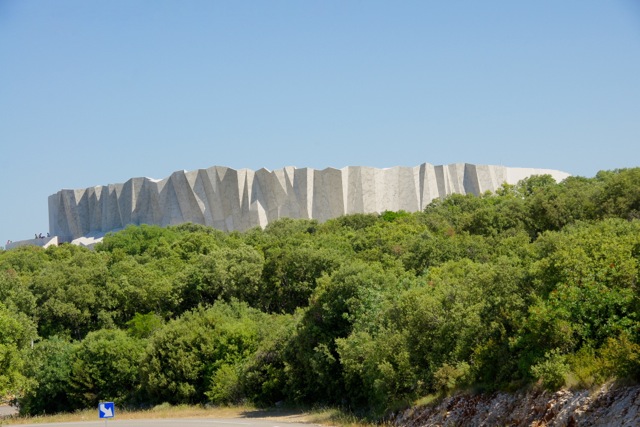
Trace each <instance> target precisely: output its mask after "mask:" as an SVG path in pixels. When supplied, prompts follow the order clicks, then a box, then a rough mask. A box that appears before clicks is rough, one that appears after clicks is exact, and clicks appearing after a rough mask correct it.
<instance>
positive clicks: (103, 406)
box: [98, 402, 116, 427]
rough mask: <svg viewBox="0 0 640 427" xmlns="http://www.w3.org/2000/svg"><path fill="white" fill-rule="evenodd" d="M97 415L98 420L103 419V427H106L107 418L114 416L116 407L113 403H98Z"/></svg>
mask: <svg viewBox="0 0 640 427" xmlns="http://www.w3.org/2000/svg"><path fill="white" fill-rule="evenodd" d="M98 415H99V416H100V418H101V419H102V418H104V425H105V427H106V425H107V421H108V420H109V418H113V417H115V416H116V406H115V405H114V404H113V402H100V404H99V405H98Z"/></svg>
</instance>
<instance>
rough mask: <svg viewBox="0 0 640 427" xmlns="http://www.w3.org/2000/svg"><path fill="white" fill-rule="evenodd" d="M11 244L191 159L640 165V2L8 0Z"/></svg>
mask: <svg viewBox="0 0 640 427" xmlns="http://www.w3.org/2000/svg"><path fill="white" fill-rule="evenodd" d="M0 150H1V151H0V158H1V159H2V165H1V167H0V200H1V203H2V221H0V245H4V242H6V240H7V239H11V240H21V239H26V238H30V237H31V236H33V234H34V233H36V232H46V231H47V230H48V211H47V209H48V207H47V198H48V196H49V195H51V194H54V193H56V192H57V191H58V190H60V189H63V188H85V187H91V186H95V185H105V184H109V183H118V182H124V181H126V180H127V179H129V178H131V177H137V176H149V177H153V178H165V177H167V176H169V175H170V174H171V172H173V171H175V170H181V169H186V170H193V169H199V168H207V167H210V166H213V165H223V166H230V167H233V168H250V169H259V168H261V167H266V168H268V169H278V168H281V167H284V166H288V165H292V166H297V167H313V168H318V169H322V168H325V167H329V166H330V167H337V168H341V167H344V166H348V165H362V166H374V167H391V166H396V165H404V166H414V165H418V164H421V163H424V162H429V163H432V164H448V163H457V162H468V163H478V164H502V165H506V166H516V167H539V168H549V169H559V170H563V171H566V172H569V173H571V174H574V175H582V176H589V177H590V176H594V175H595V173H596V172H597V171H598V170H603V169H615V168H622V167H633V166H640V161H639V160H640V2H638V1H635V0H609V1H601V0H597V1H592V0H563V1H551V0H536V1H527V2H522V1H518V2H514V1H509V0H503V1H494V0H485V1H482V2H479V1H470V0H469V1H463V0H460V1H428V0H419V1H409V0H407V1H375V0H366V1H355V0H352V1H348V0H340V1H331V0H324V1H310V0H309V1H307V0H304V1H303V0H296V1H294V0H288V1H278V0H273V1H266V0H264V1H257V0H255V1H240V0H233V1H215V0H202V1H195V0H191V1H161V0H149V1H135V0H133V1H132V0H120V1H119V0H108V1H107V0H104V1H103V0H92V1H84V0H73V1H72V0H56V1H44V0H39V1H35V0H0Z"/></svg>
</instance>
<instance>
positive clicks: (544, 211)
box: [0, 169, 640, 414]
mask: <svg viewBox="0 0 640 427" xmlns="http://www.w3.org/2000/svg"><path fill="white" fill-rule="evenodd" d="M639 274H640V169H625V170H617V171H603V172H600V173H598V174H597V176H596V177H594V178H581V177H570V178H567V179H566V180H565V181H563V182H561V183H556V182H554V181H553V179H551V177H549V176H539V177H531V178H528V179H525V180H523V181H522V182H520V183H519V184H518V185H515V186H510V185H504V186H503V187H502V188H500V189H499V190H498V191H497V192H496V193H492V194H490V193H487V194H483V195H481V196H473V195H452V196H449V197H447V198H445V199H442V200H435V201H433V203H431V204H430V205H429V206H428V207H427V208H426V209H425V210H424V211H422V212H415V213H408V212H402V211H400V212H383V213H381V214H379V215H378V214H354V215H346V216H343V217H340V218H335V219H332V220H329V221H327V222H325V223H322V224H321V223H318V222H317V221H314V220H293V219H282V220H279V221H277V222H274V223H272V224H269V225H268V226H267V227H266V228H265V229H260V228H256V229H252V230H248V231H246V232H244V233H238V232H234V233H223V232H220V231H217V230H214V229H211V228H208V227H204V226H199V225H194V224H184V225H180V226H172V227H166V228H161V227H156V226H148V225H141V226H130V227H127V228H126V229H125V230H122V231H120V232H118V233H114V234H110V235H108V236H106V237H105V239H104V241H103V242H102V243H101V244H99V245H97V246H96V248H95V249H94V250H89V249H86V248H81V247H76V246H72V245H68V244H64V245H61V246H59V247H51V248H48V249H41V248H36V247H22V248H17V249H15V250H11V251H0V392H1V393H2V395H4V396H16V397H17V398H18V400H19V402H20V408H21V411H23V412H24V413H32V414H36V413H43V412H55V411H61V410H71V409H75V408H82V407H87V406H93V405H95V403H96V402H97V401H99V400H106V399H113V400H115V401H116V402H118V404H119V405H131V406H135V405H146V404H151V403H161V402H171V403H204V402H213V403H216V404H228V403H236V402H241V401H250V402H253V403H255V404H258V405H270V404H274V403H275V402H279V401H288V402H292V403H306V404H317V403H322V404H336V405H345V406H349V407H351V408H358V409H362V410H368V411H371V413H375V414H383V413H385V412H386V411H390V410H395V409H396V408H398V407H400V406H403V405H407V404H410V402H411V401H413V400H414V399H416V398H418V397H420V396H423V395H425V394H429V393H435V392H445V393H446V392H450V391H451V390H454V389H457V388H467V387H473V388H475V389H481V390H496V389H513V388H518V387H522V386H526V385H530V384H538V385H539V386H542V387H547V388H550V389H555V388H558V387H562V386H564V385H573V386H584V387H590V386H592V385H593V384H596V383H599V382H602V381H606V380H609V379H624V380H625V381H638V380H640V319H639V316H640V300H639V296H640V292H639V289H638V278H639Z"/></svg>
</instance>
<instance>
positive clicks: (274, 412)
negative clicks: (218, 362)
mask: <svg viewBox="0 0 640 427" xmlns="http://www.w3.org/2000/svg"><path fill="white" fill-rule="evenodd" d="M160 418H267V419H272V420H277V421H281V422H286V421H289V422H298V423H312V424H321V425H331V426H340V427H369V426H370V424H367V423H365V422H363V421H362V420H359V419H358V418H356V417H353V416H351V415H348V414H345V413H343V412H341V411H340V410H337V409H331V408H328V409H324V408H323V409H317V410H312V411H303V410H300V409H289V408H274V409H268V410H264V409H257V408H255V407H252V406H234V407H205V406H192V405H177V406H174V405H169V404H162V405H158V406H156V407H154V408H151V409H147V410H135V411H133V410H132V411H128V410H122V409H118V408H116V419H118V420H136V419H160ZM95 420H98V410H97V409H86V410H83V411H77V412H73V413H64V414H55V415H44V416H35V417H19V416H10V417H5V418H3V419H0V424H5V423H6V424H9V423H10V424H47V423H61V422H74V421H95Z"/></svg>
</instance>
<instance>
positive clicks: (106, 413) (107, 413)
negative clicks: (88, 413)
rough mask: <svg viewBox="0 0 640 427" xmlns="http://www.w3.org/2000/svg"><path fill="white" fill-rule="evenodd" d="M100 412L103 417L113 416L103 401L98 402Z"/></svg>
mask: <svg viewBox="0 0 640 427" xmlns="http://www.w3.org/2000/svg"><path fill="white" fill-rule="evenodd" d="M100 412H102V413H103V414H104V417H105V418H109V417H113V411H111V408H109V407H107V405H105V404H104V403H101V404H100Z"/></svg>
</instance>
